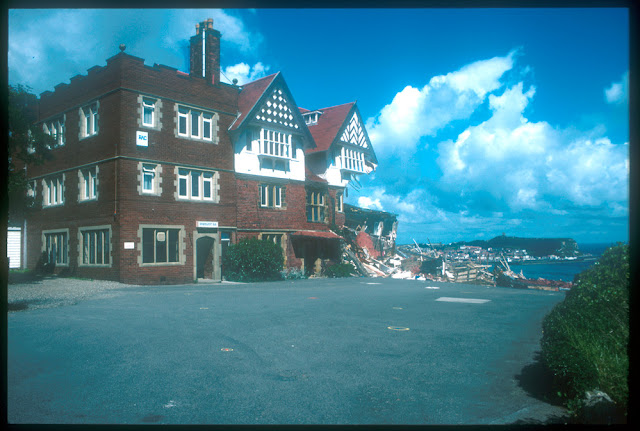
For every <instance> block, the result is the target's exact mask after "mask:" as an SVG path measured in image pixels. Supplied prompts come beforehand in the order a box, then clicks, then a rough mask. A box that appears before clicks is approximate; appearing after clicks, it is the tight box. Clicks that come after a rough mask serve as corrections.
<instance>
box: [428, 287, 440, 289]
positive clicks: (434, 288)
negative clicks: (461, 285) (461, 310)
mask: <svg viewBox="0 0 640 431" xmlns="http://www.w3.org/2000/svg"><path fill="white" fill-rule="evenodd" d="M424 288H425V289H440V288H439V287H438V286H425V287H424Z"/></svg>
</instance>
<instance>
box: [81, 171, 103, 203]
mask: <svg viewBox="0 0 640 431" xmlns="http://www.w3.org/2000/svg"><path fill="white" fill-rule="evenodd" d="M79 179H80V201H91V200H96V199H98V167H97V166H92V167H90V168H84V169H80V175H79Z"/></svg>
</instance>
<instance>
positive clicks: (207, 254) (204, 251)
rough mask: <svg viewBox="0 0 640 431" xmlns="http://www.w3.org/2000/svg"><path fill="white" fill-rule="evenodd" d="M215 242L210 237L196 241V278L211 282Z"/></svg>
mask: <svg viewBox="0 0 640 431" xmlns="http://www.w3.org/2000/svg"><path fill="white" fill-rule="evenodd" d="M215 243H216V240H215V239H214V238H212V237H210V236H203V237H200V238H198V239H196V277H197V278H204V279H207V280H213V279H214V276H215V272H216V271H215V260H214V257H215V255H216V252H215V247H214V245H215Z"/></svg>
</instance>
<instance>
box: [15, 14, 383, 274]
mask: <svg viewBox="0 0 640 431" xmlns="http://www.w3.org/2000/svg"><path fill="white" fill-rule="evenodd" d="M220 37H221V35H220V33H219V32H218V31H217V30H215V29H214V28H213V21H212V20H207V21H205V22H202V23H200V24H198V25H196V34H195V35H194V36H193V37H191V39H190V71H189V73H188V74H187V73H183V72H180V71H178V70H176V69H174V68H172V67H169V66H164V65H157V64H156V65H153V66H147V65H145V64H144V61H143V59H141V58H138V57H134V56H132V55H129V54H126V53H125V52H124V50H125V48H124V46H121V51H122V52H120V53H118V54H116V55H115V56H113V57H111V58H109V59H107V64H106V66H104V67H102V66H94V67H92V68H91V69H89V70H88V74H87V75H77V76H75V77H73V78H71V82H70V83H69V84H64V83H63V84H59V85H57V86H56V87H55V91H53V92H49V91H47V92H45V93H43V94H42V95H41V98H40V106H39V110H40V122H39V126H41V127H43V129H44V130H45V131H46V132H47V133H49V134H51V135H53V136H54V137H55V138H56V140H57V142H58V145H57V146H56V148H54V150H53V155H54V159H53V160H52V161H51V162H48V163H46V164H44V165H41V166H28V167H27V175H28V178H29V179H30V187H31V191H30V192H31V193H32V194H33V195H34V196H35V197H36V210H34V211H32V212H31V213H30V214H29V216H28V217H27V220H26V224H25V227H26V229H23V232H22V233H23V235H26V240H25V241H23V244H25V245H26V251H25V250H23V255H26V262H24V263H23V265H24V266H26V267H28V268H33V267H35V265H36V263H37V262H38V261H39V259H41V258H42V257H44V259H45V261H48V262H55V263H56V272H67V273H70V274H76V275H78V276H82V277H90V278H97V279H110V280H117V281H121V282H125V283H136V284H157V283H185V282H192V281H193V280H194V279H198V278H206V279H213V280H220V279H221V276H222V272H223V268H222V256H223V255H224V253H225V250H226V248H227V247H228V246H229V245H230V244H234V243H236V242H237V241H239V240H240V239H242V238H248V237H257V238H260V239H263V240H269V241H273V242H275V243H276V244H278V245H280V246H281V247H282V249H283V252H284V255H285V267H289V268H302V269H306V270H308V271H310V270H312V269H313V268H314V266H315V262H316V261H317V259H336V260H339V259H340V247H339V237H338V235H336V234H335V233H333V232H332V231H331V230H330V229H329V228H330V226H332V225H336V226H342V225H344V223H345V214H344V197H345V193H346V187H347V185H348V184H349V183H350V182H351V181H352V180H353V179H354V178H357V177H358V176H359V175H363V174H368V173H370V172H372V171H373V170H374V169H375V168H376V165H377V159H376V155H375V153H374V151H373V148H372V146H371V142H370V141H369V138H368V136H367V132H366V130H365V128H364V123H363V121H362V118H361V116H360V112H359V110H358V107H357V105H356V103H355V102H352V103H346V104H343V105H338V106H333V107H328V108H322V109H313V110H309V109H302V108H299V107H298V106H297V105H296V103H295V101H294V98H293V95H292V94H291V92H290V90H289V88H288V87H287V84H286V82H285V80H284V77H283V75H282V74H281V73H276V74H273V75H270V76H267V77H264V78H261V79H258V80H256V81H253V82H250V83H248V84H245V85H243V86H237V85H230V84H226V83H223V82H221V81H220Z"/></svg>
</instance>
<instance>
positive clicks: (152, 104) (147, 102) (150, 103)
mask: <svg viewBox="0 0 640 431" xmlns="http://www.w3.org/2000/svg"><path fill="white" fill-rule="evenodd" d="M157 103H158V99H154V98H151V97H144V96H143V97H142V118H141V121H142V125H143V126H145V127H155V126H156V109H157ZM147 110H150V112H151V122H146V121H145V119H146V113H147Z"/></svg>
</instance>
